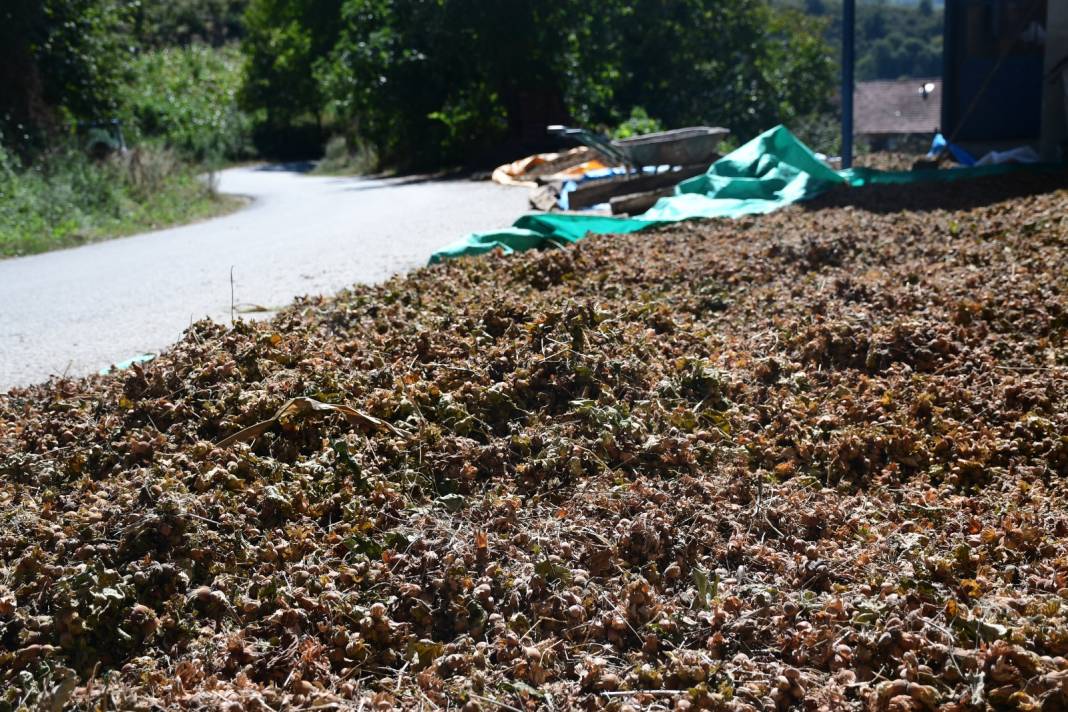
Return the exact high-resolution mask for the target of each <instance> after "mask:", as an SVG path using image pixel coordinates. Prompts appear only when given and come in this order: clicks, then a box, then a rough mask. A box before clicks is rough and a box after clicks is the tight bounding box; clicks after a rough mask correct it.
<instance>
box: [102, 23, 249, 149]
mask: <svg viewBox="0 0 1068 712" xmlns="http://www.w3.org/2000/svg"><path fill="white" fill-rule="evenodd" d="M131 70H132V73H133V77H134V78H133V81H132V82H130V83H129V84H127V85H126V86H125V87H124V89H123V95H122V105H123V107H124V111H125V113H126V115H127V124H128V125H129V126H130V129H131V131H130V133H131V134H132V138H133V139H134V141H135V142H144V141H151V142H153V143H161V144H164V145H166V146H168V147H169V148H171V149H173V150H174V151H176V152H177V153H178V154H180V155H181V156H182V157H183V158H185V159H187V160H192V161H197V162H209V163H217V162H219V161H223V160H235V159H237V160H240V159H243V158H249V157H251V156H252V155H253V148H252V118H251V117H250V116H249V115H248V114H247V113H245V112H244V111H242V110H241V109H240V108H238V105H237V99H236V96H237V92H238V89H239V87H240V84H241V55H240V53H239V51H238V49H237V47H236V46H234V45H231V46H228V47H221V48H213V47H208V46H206V45H200V44H194V45H190V46H187V47H169V48H165V49H160V50H155V51H151V52H145V53H143V54H142V55H140V56H139V57H138V58H137V59H136V60H135V61H134V62H133V65H132V68H131Z"/></svg>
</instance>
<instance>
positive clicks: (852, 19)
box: [842, 0, 857, 168]
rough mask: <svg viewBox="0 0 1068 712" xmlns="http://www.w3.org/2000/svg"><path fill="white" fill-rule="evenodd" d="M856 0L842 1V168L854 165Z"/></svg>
mask: <svg viewBox="0 0 1068 712" xmlns="http://www.w3.org/2000/svg"><path fill="white" fill-rule="evenodd" d="M856 17H857V4H856V0H843V1H842V168H850V167H851V166H852V165H853V58H854V56H855V55H854V51H853V50H854V47H853V45H854V40H855V34H856V24H857V22H856Z"/></svg>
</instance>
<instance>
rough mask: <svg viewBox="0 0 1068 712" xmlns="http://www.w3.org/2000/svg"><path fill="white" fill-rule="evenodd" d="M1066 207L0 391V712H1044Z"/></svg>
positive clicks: (807, 235) (901, 225)
mask: <svg viewBox="0 0 1068 712" xmlns="http://www.w3.org/2000/svg"><path fill="white" fill-rule="evenodd" d="M1066 185H1068V181H1066V180H1065V179H1063V178H1061V177H1058V176H1055V175H1051V174H1045V175H1031V176H1027V175H1015V176H1010V177H1003V178H996V179H984V180H981V181H976V182H970V183H956V184H947V185H925V186H913V187H884V188H872V189H865V190H852V191H850V190H841V191H837V192H834V193H832V194H830V195H828V196H825V197H824V198H822V199H820V200H819V201H817V202H816V203H812V204H808V205H805V206H798V207H793V208H790V209H787V210H783V211H781V212H779V213H776V214H772V215H767V216H762V217H758V218H746V219H740V220H722V221H705V222H692V223H686V224H680V225H676V226H673V227H671V228H666V229H662V230H660V231H653V232H646V233H641V234H636V235H630V236H607V237H597V238H592V237H591V238H589V239H587V240H585V241H583V242H581V243H579V244H578V245H576V246H574V247H571V248H568V249H562V250H554V251H547V252H531V253H525V254H519V255H513V256H507V257H505V256H501V255H489V256H486V257H484V258H477V259H466V260H459V261H455V262H451V263H447V264H443V265H439V266H436V267H433V268H429V269H424V270H419V271H417V272H414V273H412V274H410V275H408V276H405V277H398V278H395V279H393V280H391V281H389V282H386V283H385V284H382V285H379V286H374V287H358V288H354V289H353V290H352V291H349V292H345V293H342V294H340V295H338V296H337V297H335V298H332V299H305V300H302V301H299V302H297V303H296V304H295V305H293V306H292V307H290V308H288V309H287V310H286V311H284V312H283V313H282V314H280V315H279V316H277V317H276V318H275V319H273V320H272V321H269V322H257V323H244V322H239V323H237V324H236V325H235V326H234V327H233V328H226V327H223V326H220V325H216V324H212V323H210V322H200V323H197V324H194V325H193V326H192V327H191V328H190V329H189V330H188V332H187V333H186V335H185V337H184V338H183V340H182V341H181V342H180V343H178V344H177V345H175V346H174V347H173V348H172V349H171V350H170V351H169V352H167V353H165V354H164V355H162V356H161V357H159V358H158V359H156V360H155V361H153V362H151V363H148V364H145V365H142V366H133V367H132V368H130V369H129V370H127V371H124V372H120V373H115V374H113V375H110V376H105V377H94V378H89V379H85V380H54V381H52V382H50V383H48V384H45V385H41V386H37V387H34V388H30V389H26V390H16V391H13V392H12V393H10V394H9V395H7V396H0V690H2V692H0V710H13V709H19V708H20V707H24V708H28V709H37V708H43V709H60V708H61V707H64V706H67V707H79V708H83V709H89V708H93V709H105V708H106V709H138V710H154V709H175V708H186V709H225V710H245V709H247V710H264V711H266V710H276V711H281V710H292V709H298V708H299V709H316V710H330V709H365V710H370V709H388V708H391V707H405V708H433V707H439V706H441V707H445V706H450V707H455V708H463V709H484V710H495V709H505V710H533V709H556V710H564V709H574V708H580V709H617V710H622V709H634V710H636V709H677V710H685V709H726V710H750V709H757V710H788V709H799V710H839V709H868V710H898V711H904V710H945V711H950V710H983V709H1015V710H1059V709H1065V708H1066V707H1068V661H1066V657H1068V487H1066V480H1065V477H1066V476H1068V350H1066V335H1068V191H1065V190H1064V189H1063V188H1064V187H1065V186H1066Z"/></svg>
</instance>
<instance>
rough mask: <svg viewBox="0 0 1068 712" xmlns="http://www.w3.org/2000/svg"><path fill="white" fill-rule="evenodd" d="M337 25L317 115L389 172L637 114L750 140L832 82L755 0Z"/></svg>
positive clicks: (514, 6)
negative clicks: (410, 162)
mask: <svg viewBox="0 0 1068 712" xmlns="http://www.w3.org/2000/svg"><path fill="white" fill-rule="evenodd" d="M265 1H266V0H254V3H253V6H256V5H258V4H262V3H263V2H265ZM275 1H276V2H277V1H278V0H275ZM250 12H251V9H250ZM340 26H341V29H340V32H339V34H338V40H337V42H336V44H335V45H334V47H333V48H332V49H331V51H330V52H329V54H328V56H324V57H318V58H311V59H310V60H309V61H310V62H311V64H313V65H314V66H315V68H316V76H317V77H318V79H319V89H320V91H321V93H322V96H323V98H325V99H326V100H327V102H326V106H327V109H328V111H329V112H330V113H331V114H333V115H335V116H336V117H338V118H339V119H340V120H341V121H343V122H344V123H345V124H346V125H347V126H349V127H350V133H351V134H352V135H353V137H356V135H359V136H360V137H362V138H365V139H369V140H371V141H372V142H374V143H375V144H376V145H377V146H378V147H379V149H380V150H381V151H382V152H383V153H384V154H385V155H386V156H387V158H388V157H393V158H395V159H400V160H403V159H404V158H408V159H415V160H418V161H420V162H428V163H435V162H440V161H453V160H457V159H460V158H462V157H464V156H465V155H469V154H470V152H471V151H472V150H477V149H478V148H479V147H480V146H487V145H490V144H493V143H494V142H499V141H501V140H506V139H507V140H513V141H517V140H521V139H524V138H530V137H534V136H544V126H545V124H547V123H555V122H559V121H563V120H565V119H572V120H575V121H579V122H583V123H594V124H598V123H599V124H611V123H617V122H619V121H620V120H622V119H624V118H626V117H627V116H629V115H630V112H631V109H632V108H634V107H638V106H642V107H645V108H646V109H647V110H648V112H649V114H650V116H651V117H653V118H654V119H656V120H660V121H661V122H662V123H664V124H666V125H669V126H681V125H685V124H693V123H722V124H724V125H727V126H730V127H731V128H732V129H734V130H735V131H737V132H738V133H739V134H740V135H743V136H748V135H750V134H752V133H755V132H756V131H758V130H760V129H762V128H767V127H769V126H771V125H773V124H774V123H777V122H778V121H780V120H786V119H789V118H790V117H791V116H794V115H796V114H797V113H802V112H805V111H811V110H813V109H815V108H817V107H818V106H819V105H820V104H822V102H824V101H825V99H826V97H827V94H828V93H829V88H830V86H831V82H832V67H833V64H832V60H831V58H830V53H829V51H828V48H827V47H826V45H825V44H824V42H823V41H822V39H821V38H820V34H821V32H822V30H823V26H822V24H820V23H819V22H817V21H815V20H812V19H811V18H806V17H804V16H803V15H801V14H800V13H797V12H789V13H786V12H780V11H773V10H771V9H770V8H769V7H768V6H767V4H766V3H765V2H763V0H721V1H719V2H709V1H708V0H670V1H669V0H637V1H636V2H628V1H625V0H606V2H602V3H598V4H597V5H596V7H592V6H590V4H589V3H586V2H580V1H579V0H540V1H539V2H508V3H482V2H477V1H476V0H435V1H433V2H426V1H421V0H345V2H344V3H343V5H342V8H341V19H340ZM273 27H274V28H276V30H275V31H286V32H288V31H289V30H288V29H285V28H287V27H288V26H287V25H286V23H285V22H277V21H276V22H274V23H273ZM279 28H281V29H279ZM299 29H300V28H299V27H297V28H295V31H298V32H299ZM249 33H250V36H251V35H252V33H253V31H252V29H251V23H250V29H249ZM710 38H715V41H710ZM302 49H305V48H302ZM311 54H312V55H314V52H312V53H311ZM278 55H279V52H277V51H276V52H274V53H273V56H278ZM302 66H303V65H302ZM258 71H259V67H258V65H256V64H255V63H254V62H250V79H251V80H252V81H256V80H257V74H258Z"/></svg>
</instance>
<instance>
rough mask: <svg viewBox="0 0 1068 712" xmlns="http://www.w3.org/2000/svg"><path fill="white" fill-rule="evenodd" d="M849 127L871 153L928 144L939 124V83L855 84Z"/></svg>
mask: <svg viewBox="0 0 1068 712" xmlns="http://www.w3.org/2000/svg"><path fill="white" fill-rule="evenodd" d="M853 112H854V114H853V116H854V118H853V127H854V134H855V135H856V136H857V138H859V139H862V140H867V142H868V144H869V147H870V148H871V149H872V150H898V149H902V148H904V147H905V146H906V145H908V144H910V143H917V142H919V143H924V144H926V145H930V142H931V137H932V136H933V135H934V133H935V132H936V131H938V129H939V127H940V126H941V125H942V80H941V79H940V78H938V77H929V78H921V79H900V80H897V81H873V82H858V83H857V84H856V86H855V88H854V90H853Z"/></svg>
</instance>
